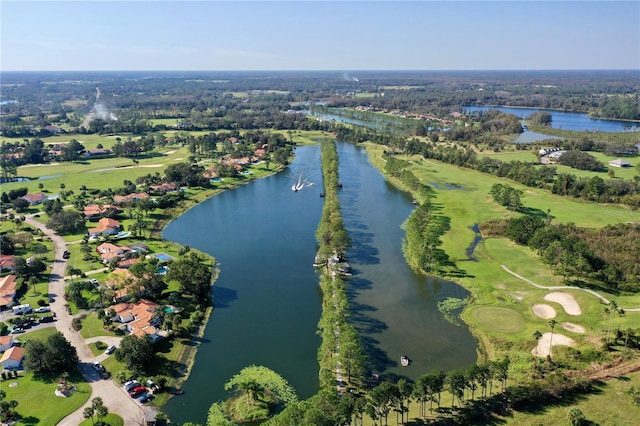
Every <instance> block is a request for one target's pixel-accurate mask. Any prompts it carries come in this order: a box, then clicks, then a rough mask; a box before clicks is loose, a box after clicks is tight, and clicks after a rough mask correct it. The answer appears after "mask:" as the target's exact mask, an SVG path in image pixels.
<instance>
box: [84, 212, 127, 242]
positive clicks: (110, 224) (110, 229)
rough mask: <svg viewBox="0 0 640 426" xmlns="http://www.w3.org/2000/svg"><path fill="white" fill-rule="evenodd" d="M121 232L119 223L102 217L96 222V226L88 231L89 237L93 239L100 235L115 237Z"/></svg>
mask: <svg viewBox="0 0 640 426" xmlns="http://www.w3.org/2000/svg"><path fill="white" fill-rule="evenodd" d="M121 230H122V226H121V225H120V222H118V221H117V220H115V219H111V218H110V217H103V218H102V219H100V220H99V221H98V226H96V227H95V228H91V229H89V236H91V237H94V238H95V237H99V236H101V235H115V234H117V233H118V232H120V231H121Z"/></svg>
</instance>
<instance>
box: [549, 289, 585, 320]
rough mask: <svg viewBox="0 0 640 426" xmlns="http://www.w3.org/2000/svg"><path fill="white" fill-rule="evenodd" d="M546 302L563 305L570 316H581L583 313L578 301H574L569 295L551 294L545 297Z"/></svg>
mask: <svg viewBox="0 0 640 426" xmlns="http://www.w3.org/2000/svg"><path fill="white" fill-rule="evenodd" d="M544 300H547V301H549V302H556V303H559V304H560V305H562V308H563V309H564V311H565V312H566V313H568V314H569V315H580V314H581V313H582V311H581V310H580V305H578V302H576V299H574V298H573V296H572V295H570V294H569V293H560V292H555V293H549V294H547V295H546V296H545V297H544Z"/></svg>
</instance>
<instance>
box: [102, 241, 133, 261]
mask: <svg viewBox="0 0 640 426" xmlns="http://www.w3.org/2000/svg"><path fill="white" fill-rule="evenodd" d="M96 251H97V252H98V254H99V255H100V258H101V259H102V263H109V262H111V260H113V258H115V257H123V256H124V255H125V254H126V253H131V252H133V251H134V250H132V249H131V248H130V247H128V246H117V245H115V244H113V243H102V244H100V245H99V246H98V247H96Z"/></svg>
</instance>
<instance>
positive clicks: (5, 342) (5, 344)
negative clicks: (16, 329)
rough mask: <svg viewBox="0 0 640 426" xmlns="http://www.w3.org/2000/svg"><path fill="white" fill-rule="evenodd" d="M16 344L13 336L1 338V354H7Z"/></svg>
mask: <svg viewBox="0 0 640 426" xmlns="http://www.w3.org/2000/svg"><path fill="white" fill-rule="evenodd" d="M14 343H15V342H14V341H13V335H12V334H7V335H6V336H0V353H2V352H5V351H6V350H7V349H9V348H11V347H12V346H13V344H14Z"/></svg>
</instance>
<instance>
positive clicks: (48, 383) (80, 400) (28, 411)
mask: <svg viewBox="0 0 640 426" xmlns="http://www.w3.org/2000/svg"><path fill="white" fill-rule="evenodd" d="M69 382H70V383H73V384H74V385H75V387H76V390H75V392H73V393H72V394H71V395H70V396H69V397H67V398H64V397H60V396H56V395H55V390H56V386H57V381H55V380H39V379H34V378H33V375H32V374H31V373H26V374H25V375H24V377H22V376H20V377H18V378H17V379H11V380H5V381H2V382H1V383H2V390H3V391H5V392H6V394H7V396H6V399H7V400H9V401H11V400H14V399H15V400H16V401H18V402H19V403H18V406H17V407H16V411H17V412H18V413H19V414H21V415H22V418H21V419H20V420H18V422H17V423H16V424H17V425H34V424H41V425H55V424H58V422H59V421H60V420H62V419H63V418H64V417H66V416H67V415H69V414H71V413H72V412H74V411H75V410H76V409H78V408H80V407H81V406H82V405H83V404H84V403H85V402H86V401H87V400H88V399H89V397H90V395H91V387H90V386H89V384H88V383H86V382H84V379H83V378H82V377H81V376H80V375H79V374H77V375H74V376H72V377H70V378H69ZM13 383H17V385H13Z"/></svg>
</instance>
